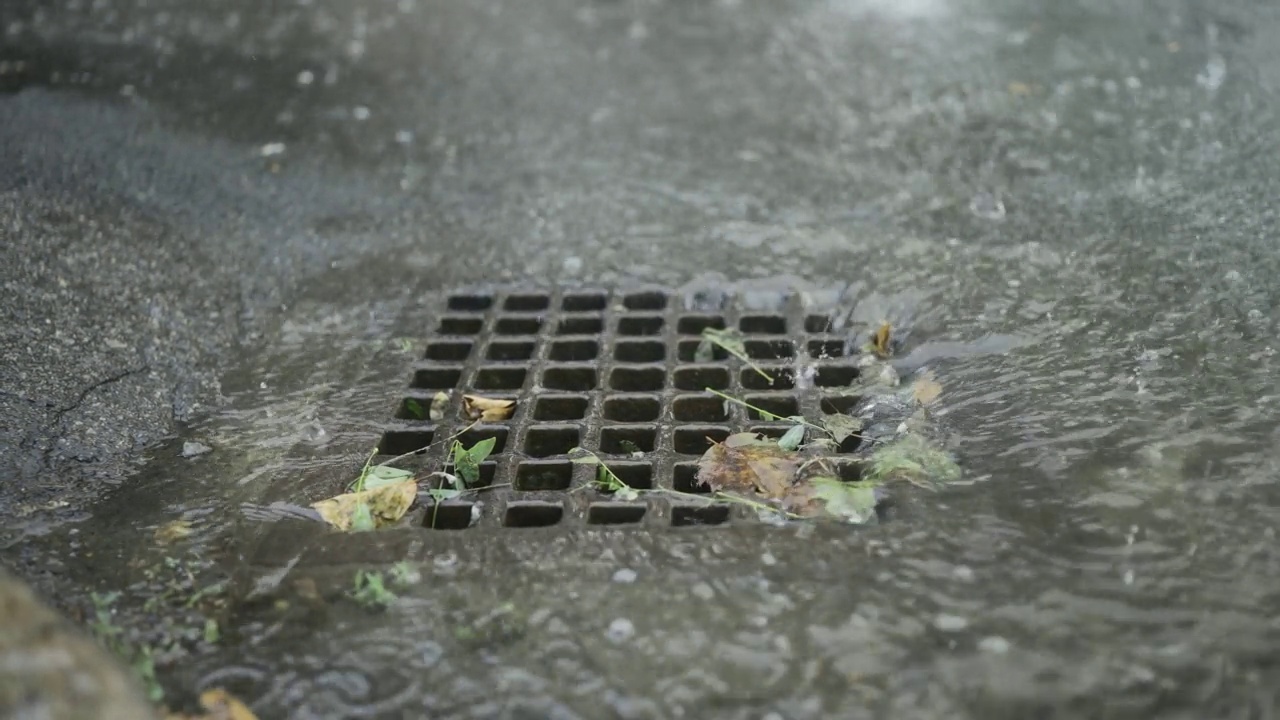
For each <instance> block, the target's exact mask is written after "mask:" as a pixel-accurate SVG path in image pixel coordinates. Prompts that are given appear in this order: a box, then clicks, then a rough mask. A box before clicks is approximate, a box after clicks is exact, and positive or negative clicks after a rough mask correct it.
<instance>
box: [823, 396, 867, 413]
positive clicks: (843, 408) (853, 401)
mask: <svg viewBox="0 0 1280 720" xmlns="http://www.w3.org/2000/svg"><path fill="white" fill-rule="evenodd" d="M861 399H862V398H861V397H860V396H858V395H828V396H826V397H824V398H822V400H821V401H819V402H818V408H819V409H820V410H822V412H824V413H841V414H844V415H848V414H849V411H850V410H853V409H854V408H855V407H857V405H858V401H859V400H861Z"/></svg>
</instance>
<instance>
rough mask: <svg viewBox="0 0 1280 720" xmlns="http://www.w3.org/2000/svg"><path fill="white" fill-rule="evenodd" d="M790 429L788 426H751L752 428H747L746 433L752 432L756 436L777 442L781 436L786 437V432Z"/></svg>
mask: <svg viewBox="0 0 1280 720" xmlns="http://www.w3.org/2000/svg"><path fill="white" fill-rule="evenodd" d="M790 429H791V425H790V424H787V425H782V424H773V425H753V426H752V427H750V428H748V430H747V432H753V433H755V434H757V435H760V436H763V437H765V438H768V439H769V440H778V439H780V438H781V437H782V436H783V435H786V434H787V431H788V430H790Z"/></svg>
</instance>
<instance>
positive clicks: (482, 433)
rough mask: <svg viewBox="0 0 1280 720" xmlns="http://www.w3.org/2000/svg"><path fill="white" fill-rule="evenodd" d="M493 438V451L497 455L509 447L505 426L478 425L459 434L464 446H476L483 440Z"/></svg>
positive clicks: (459, 440) (459, 439)
mask: <svg viewBox="0 0 1280 720" xmlns="http://www.w3.org/2000/svg"><path fill="white" fill-rule="evenodd" d="M489 438H493V439H494V442H493V453H492V455H497V454H498V453H501V452H502V451H503V450H506V449H507V429H506V428H504V427H496V426H485V425H477V426H476V427H473V428H471V429H469V430H465V431H463V432H462V433H461V434H459V435H458V438H457V440H458V442H460V443H462V447H468V448H469V447H474V446H475V444H476V443H478V442H480V441H481V440H488V439H489Z"/></svg>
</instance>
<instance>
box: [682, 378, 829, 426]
mask: <svg viewBox="0 0 1280 720" xmlns="http://www.w3.org/2000/svg"><path fill="white" fill-rule="evenodd" d="M707 392H709V393H711V394H712V395H717V396H719V397H722V398H724V399H725V400H728V401H729V402H731V403H735V404H737V405H741V406H742V407H745V408H750V409H752V410H755V411H756V412H758V413H760V417H761V418H762V419H764V420H770V419H772V420H782V421H786V422H794V423H797V424H800V425H804V426H806V427H811V428H813V429H814V430H818V431H820V432H824V433H827V434H828V435H830V434H831V433H829V432H828V431H827V429H826V428H824V427H820V426H818V425H814V424H813V423H811V422H808V421H807V420H792V419H790V418H785V417H783V416H781V415H775V414H773V413H771V412H769V411H768V410H765V409H763V408H758V407H756V406H755V405H752V404H751V403H748V402H745V401H743V400H739V399H738V398H736V397H734V396H732V395H725V394H724V393H722V392H720V391H719V390H714V389H712V388H707Z"/></svg>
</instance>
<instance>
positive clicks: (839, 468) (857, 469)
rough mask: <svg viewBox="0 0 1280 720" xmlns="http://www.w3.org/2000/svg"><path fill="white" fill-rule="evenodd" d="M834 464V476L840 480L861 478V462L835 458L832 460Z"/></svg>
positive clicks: (850, 480) (858, 479) (847, 480)
mask: <svg viewBox="0 0 1280 720" xmlns="http://www.w3.org/2000/svg"><path fill="white" fill-rule="evenodd" d="M832 465H834V466H835V471H836V477H838V478H840V480H841V481H842V482H858V481H860V480H862V463H860V462H858V461H856V460H836V461H834V462H832Z"/></svg>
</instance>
